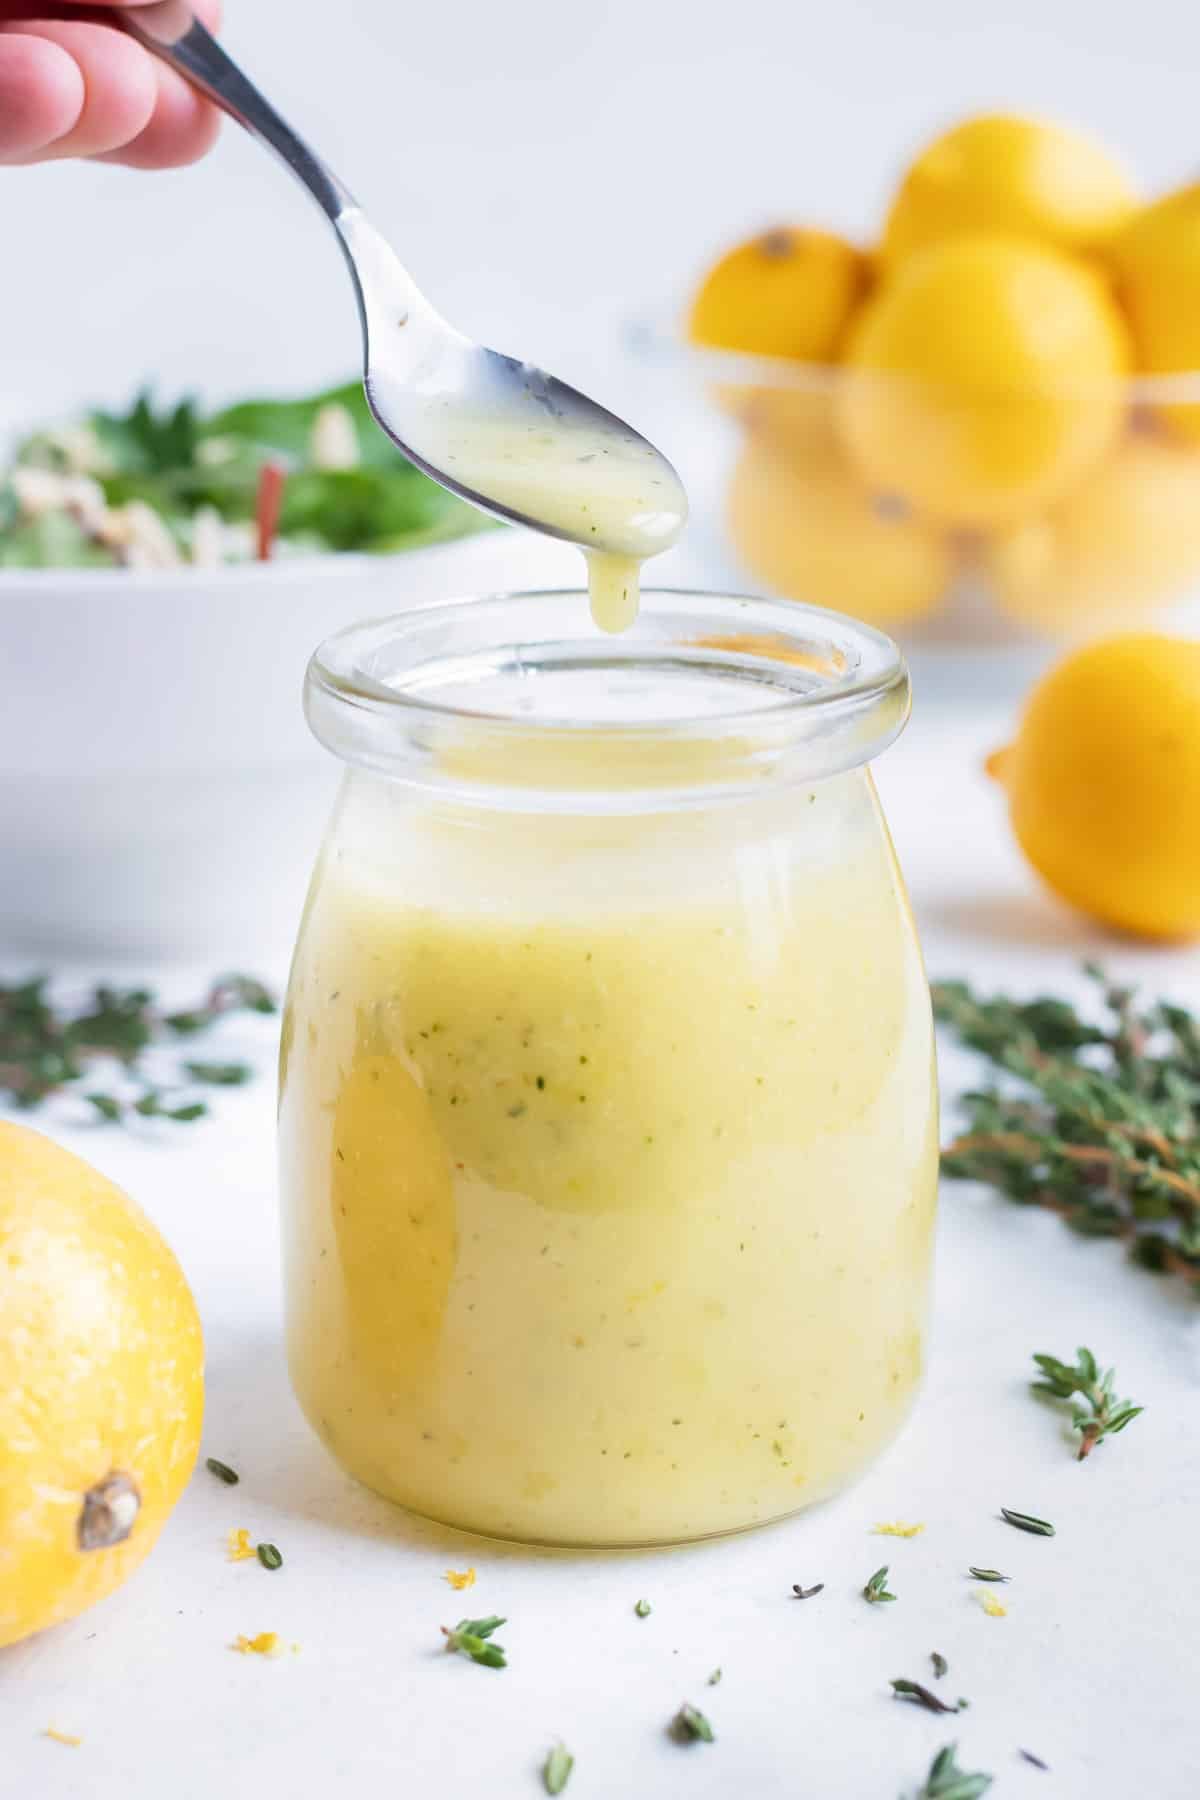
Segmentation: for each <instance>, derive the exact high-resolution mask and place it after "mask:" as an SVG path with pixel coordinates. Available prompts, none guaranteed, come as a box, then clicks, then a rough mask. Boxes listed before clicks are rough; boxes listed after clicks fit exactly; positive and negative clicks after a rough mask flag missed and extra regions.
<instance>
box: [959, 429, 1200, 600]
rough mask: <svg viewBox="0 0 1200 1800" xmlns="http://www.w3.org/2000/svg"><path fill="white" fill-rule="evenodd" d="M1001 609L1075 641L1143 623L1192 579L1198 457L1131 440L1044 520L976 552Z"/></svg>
mask: <svg viewBox="0 0 1200 1800" xmlns="http://www.w3.org/2000/svg"><path fill="white" fill-rule="evenodd" d="M984 566H985V569H986V571H987V574H988V576H989V578H990V580H991V583H992V587H993V590H994V592H995V595H996V598H997V600H998V601H999V603H1000V605H1001V607H1002V608H1003V609H1004V611H1005V612H1006V613H1008V614H1009V616H1010V617H1011V618H1014V619H1018V620H1020V621H1021V622H1022V623H1023V624H1026V625H1031V626H1034V627H1035V628H1037V629H1039V630H1045V631H1053V632H1066V633H1077V632H1080V631H1084V630H1089V631H1091V630H1095V628H1096V627H1097V626H1100V625H1105V624H1107V625H1109V626H1112V625H1115V624H1128V623H1130V622H1131V621H1132V620H1134V619H1136V617H1137V616H1138V615H1139V614H1140V615H1141V616H1142V617H1143V618H1145V617H1146V615H1148V614H1149V613H1150V612H1151V611H1152V610H1153V609H1154V608H1155V607H1158V606H1161V605H1163V604H1164V602H1166V601H1168V600H1170V599H1171V598H1172V597H1173V596H1174V595H1176V594H1178V593H1180V592H1181V591H1182V590H1183V589H1185V588H1186V587H1187V586H1188V584H1189V583H1190V582H1192V581H1194V580H1196V579H1197V577H1200V454H1198V453H1197V452H1195V451H1191V450H1183V449H1179V448H1178V447H1176V446H1175V445H1173V444H1169V443H1159V442H1156V441H1155V439H1153V438H1150V437H1131V438H1130V439H1129V440H1128V441H1127V442H1126V443H1124V444H1122V445H1121V446H1120V447H1119V448H1118V449H1117V451H1116V452H1115V453H1114V454H1113V455H1112V456H1111V457H1108V458H1107V459H1106V460H1105V461H1104V462H1102V463H1101V464H1100V466H1099V468H1097V469H1095V470H1094V471H1093V473H1092V474H1091V475H1089V476H1088V477H1087V479H1086V480H1085V481H1084V482H1083V483H1082V484H1081V485H1080V486H1079V487H1077V488H1074V489H1073V490H1072V491H1071V493H1069V494H1068V495H1067V497H1066V499H1065V500H1061V501H1060V502H1059V504H1058V505H1057V506H1056V507H1055V508H1054V510H1053V511H1052V512H1049V513H1047V514H1045V516H1044V517H1042V518H1039V519H1032V520H1030V521H1029V522H1028V523H1026V524H1024V525H1017V526H1014V527H1013V529H1012V530H1011V531H1007V532H1002V533H1001V534H1000V535H999V536H997V537H996V538H995V539H994V540H993V541H992V542H991V543H990V544H989V545H988V546H987V547H986V549H985V551H984Z"/></svg>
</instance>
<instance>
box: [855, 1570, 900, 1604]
mask: <svg viewBox="0 0 1200 1800" xmlns="http://www.w3.org/2000/svg"><path fill="white" fill-rule="evenodd" d="M887 1579H888V1568H887V1564H886V1563H884V1565H883V1567H882V1569H876V1571H875V1573H874V1574H873V1575H872V1577H871V1579H870V1581H868V1583H867V1585H866V1587H865V1588H864V1589H863V1599H864V1600H869V1601H871V1603H872V1605H876V1604H878V1602H879V1601H881V1600H894V1599H895V1598H896V1596H895V1594H889V1593H888V1585H887Z"/></svg>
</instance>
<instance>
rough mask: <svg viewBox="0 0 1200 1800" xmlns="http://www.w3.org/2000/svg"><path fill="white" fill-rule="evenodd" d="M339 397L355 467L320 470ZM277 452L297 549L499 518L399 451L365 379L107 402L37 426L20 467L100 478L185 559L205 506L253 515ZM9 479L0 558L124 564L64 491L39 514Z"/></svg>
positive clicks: (346, 545)
mask: <svg viewBox="0 0 1200 1800" xmlns="http://www.w3.org/2000/svg"><path fill="white" fill-rule="evenodd" d="M331 407H332V408H337V409H339V412H340V417H339V418H338V419H337V420H336V421H335V423H336V424H337V426H338V428H339V430H340V432H341V435H342V440H343V448H344V449H346V450H347V454H346V456H345V459H344V460H345V461H346V462H347V463H348V464H349V465H350V466H346V467H328V466H322V458H321V456H320V455H319V454H316V455H315V454H314V450H315V448H316V446H315V444H314V427H316V425H317V421H318V419H319V418H320V416H321V414H322V412H323V410H324V409H326V408H331ZM81 443H82V445H83V451H82V453H81V450H80V444H81ZM81 454H82V461H81V460H80V457H81ZM268 462H275V463H279V464H281V465H282V467H283V470H284V474H285V485H284V490H283V502H282V507H281V510H280V518H279V539H280V541H281V542H282V543H283V544H284V545H285V546H286V547H288V548H292V549H296V550H309V551H319V550H332V551H372V552H379V553H382V552H388V551H397V550H405V549H414V548H417V547H418V546H420V545H422V544H428V543H435V542H439V541H441V540H443V539H447V538H454V537H461V536H464V535H466V534H468V533H472V532H476V531H482V530H488V529H492V528H493V527H494V526H495V523H496V522H495V521H494V520H492V519H489V518H488V517H487V516H486V515H485V514H483V513H480V512H478V511H477V510H476V509H475V508H474V507H471V506H468V505H467V504H466V503H465V502H464V501H461V500H459V499H457V498H456V497H455V496H454V495H452V494H448V493H447V492H446V491H445V489H444V488H441V487H439V486H438V485H437V483H436V482H434V481H431V480H430V479H429V477H428V476H427V475H424V474H423V473H422V472H421V471H420V470H419V469H416V468H414V467H413V465H412V464H411V463H409V462H407V461H406V460H405V458H404V457H403V456H401V454H400V452H399V451H398V450H397V449H396V447H395V445H394V444H392V443H391V441H390V440H389V439H388V438H387V436H386V435H385V434H384V432H382V431H381V430H380V428H379V427H378V426H377V425H376V424H375V422H374V420H373V419H372V417H371V415H370V412H369V410H368V407H367V403H366V398H365V396H364V394H363V391H362V386H361V384H360V383H359V382H357V381H348V382H344V383H341V384H339V385H338V386H336V387H331V388H325V389H322V390H321V391H320V392H319V393H315V394H309V395H306V396H303V397H301V398H299V399H292V400H278V399H250V400H243V401H240V402H239V403H238V404H237V405H235V406H227V407H224V408H222V409H221V410H220V411H219V412H215V413H209V414H205V413H204V412H202V411H201V409H200V407H199V406H198V404H197V403H196V401H195V400H194V399H191V398H186V397H185V398H184V399H182V400H179V401H178V402H176V403H175V404H174V405H167V406H163V407H159V406H158V405H157V404H156V402H155V401H154V399H153V396H152V395H151V393H150V392H149V391H148V390H147V391H144V392H142V393H140V394H138V396H137V398H136V399H135V400H134V402H133V404H132V405H131V406H130V408H129V409H128V411H126V412H123V413H122V412H106V411H103V410H99V409H97V410H94V411H92V412H90V413H88V414H87V415H86V417H85V418H84V419H83V420H82V421H80V422H79V424H78V425H77V426H75V427H73V428H70V429H68V430H67V431H52V430H40V431H38V432H35V433H33V434H32V435H31V436H29V437H28V438H26V439H25V441H24V442H23V443H22V444H20V445H19V446H18V449H17V451H16V455H15V458H14V467H17V468H21V467H27V468H38V469H42V470H46V471H48V472H49V473H50V474H51V475H54V474H58V475H62V476H63V477H69V476H71V475H72V474H79V473H83V474H85V475H87V476H89V477H90V478H91V479H92V480H94V481H95V482H97V483H98V484H99V487H100V488H101V490H102V492H103V496H104V501H105V504H106V505H107V506H108V507H109V508H114V509H115V508H121V507H125V506H128V505H129V504H130V502H132V501H139V502H141V503H142V504H143V505H145V506H148V507H150V508H151V509H152V510H153V511H154V512H155V513H156V514H157V515H158V517H159V518H160V519H161V520H162V522H163V524H165V525H166V527H167V529H168V531H169V532H170V534H171V537H172V539H173V541H174V543H175V545H176V547H177V549H178V552H179V555H180V557H181V560H184V561H186V560H187V559H188V557H189V555H190V546H191V543H192V531H193V521H194V519H195V515H196V514H197V512H198V511H199V510H200V509H201V508H206V509H212V510H214V511H215V512H216V513H217V514H219V516H220V518H221V519H222V520H223V521H224V522H225V523H226V524H229V525H242V526H249V525H251V524H252V523H253V521H254V518H255V505H256V500H257V496H258V487H259V480H260V477H261V473H262V469H263V465H264V464H265V463H268ZM10 477H11V471H9V474H8V475H7V476H6V475H5V474H0V568H30V569H31V568H84V567H93V566H95V567H112V566H113V565H114V564H115V563H116V562H118V560H119V553H118V552H117V551H116V550H115V549H114V548H113V547H112V545H111V544H109V543H105V542H100V541H99V539H98V538H97V537H96V536H95V535H92V534H91V533H90V532H89V530H88V529H87V526H86V522H81V520H80V519H79V517H78V516H77V509H75V510H73V509H72V507H71V505H70V503H69V501H68V500H66V499H64V501H63V503H62V504H61V505H52V506H48V507H46V508H45V509H43V510H39V511H38V512H37V514H36V516H31V515H30V513H29V512H28V511H27V510H25V509H23V508H22V506H21V505H20V504H19V501H18V496H17V495H16V494H15V492H14V490H13V487H12V484H11V479H10ZM246 553H247V552H246V551H245V550H243V551H242V552H241V554H243V555H244V554H246ZM235 554H236V552H235Z"/></svg>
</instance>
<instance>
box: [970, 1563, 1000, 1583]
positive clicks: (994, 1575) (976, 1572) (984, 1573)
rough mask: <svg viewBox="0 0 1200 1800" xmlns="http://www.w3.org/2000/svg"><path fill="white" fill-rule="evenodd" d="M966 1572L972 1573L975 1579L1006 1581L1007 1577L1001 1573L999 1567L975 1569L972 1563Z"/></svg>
mask: <svg viewBox="0 0 1200 1800" xmlns="http://www.w3.org/2000/svg"><path fill="white" fill-rule="evenodd" d="M967 1573H968V1574H969V1575H973V1576H974V1577H975V1579H976V1581H1007V1580H1008V1579H1009V1577H1008V1576H1007V1575H1002V1574H1001V1573H1000V1571H999V1569H977V1568H976V1567H975V1564H974V1563H972V1564H971V1565H970V1567H969V1568H968V1570H967Z"/></svg>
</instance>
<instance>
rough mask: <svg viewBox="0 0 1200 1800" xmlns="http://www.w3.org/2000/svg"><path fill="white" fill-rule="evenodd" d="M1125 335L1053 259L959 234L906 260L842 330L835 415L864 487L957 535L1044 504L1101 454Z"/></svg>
mask: <svg viewBox="0 0 1200 1800" xmlns="http://www.w3.org/2000/svg"><path fill="white" fill-rule="evenodd" d="M1128 364H1129V344H1128V335H1127V332H1126V329H1125V326H1124V323H1123V321H1122V319H1121V316H1120V314H1119V312H1118V311H1117V308H1116V305H1115V303H1114V302H1113V300H1112V298H1111V296H1110V295H1109V293H1108V292H1107V290H1106V288H1105V286H1104V284H1103V281H1102V280H1101V278H1100V276H1099V275H1097V274H1096V273H1095V272H1094V271H1092V270H1091V269H1088V268H1085V267H1083V266H1082V265H1081V264H1079V263H1075V262H1072V261H1071V260H1070V258H1068V257H1065V256H1062V255H1060V254H1059V252H1058V251H1056V250H1045V249H1042V248H1040V247H1038V246H1037V245H1034V244H1027V243H1021V242H1019V241H1018V240H1016V239H1014V238H1004V237H989V236H982V237H964V238H957V239H955V240H954V241H952V242H951V243H947V244H941V245H938V246H936V247H935V248H934V249H932V250H926V251H923V252H922V253H921V254H920V255H919V256H915V257H913V258H911V259H910V260H909V261H908V262H907V263H906V264H905V265H904V267H903V269H902V270H901V271H900V273H899V274H898V275H897V276H896V277H895V279H894V280H893V281H891V282H890V283H888V284H887V285H886V286H885V287H884V288H883V289H882V290H881V291H880V293H879V294H878V295H877V296H876V298H875V299H874V300H873V301H870V302H869V303H868V305H867V306H866V308H865V309H864V311H863V312H862V313H861V314H860V315H859V318H858V320H857V322H856V324H855V326H854V328H853V330H852V332H851V337H850V342H849V345H848V348H847V353H846V371H845V374H844V377H843V380H842V382H841V385H840V388H839V393H838V401H837V417H838V423H839V428H840V430H841V434H842V437H843V439H844V441H845V444H846V446H847V448H848V450H849V451H850V454H851V456H852V457H853V459H854V461H855V462H856V463H857V465H858V467H859V468H860V469H861V471H862V474H863V476H864V478H865V480H866V481H867V483H868V484H869V485H870V486H871V487H872V488H874V489H876V490H877V491H883V492H885V493H891V494H897V495H901V496H903V497H904V498H905V499H907V500H908V501H910V502H911V503H912V504H913V505H914V506H915V507H916V508H917V509H918V510H919V511H921V512H927V513H929V514H930V515H931V516H932V517H935V518H938V519H940V520H943V521H944V522H946V523H948V524H952V525H963V526H976V527H983V526H991V525H997V524H1004V523H1007V522H1009V521H1011V520H1014V519H1019V518H1020V517H1021V516H1022V515H1024V514H1028V513H1030V512H1032V511H1035V510H1036V509H1037V508H1038V507H1039V506H1044V505H1047V504H1050V503H1052V502H1053V501H1054V500H1056V499H1057V498H1058V496H1059V495H1060V494H1062V493H1064V492H1065V491H1066V490H1067V489H1068V488H1069V487H1070V486H1071V485H1072V483H1073V482H1076V481H1078V480H1080V479H1081V478H1082V477H1083V476H1084V475H1085V474H1086V473H1087V471H1088V469H1089V468H1090V467H1091V466H1092V465H1093V464H1094V463H1096V462H1098V461H1099V459H1100V457H1101V456H1102V455H1104V453H1105V452H1106V451H1107V450H1108V449H1109V447H1110V446H1111V445H1112V444H1113V442H1114V441H1115V439H1116V436H1117V433H1118V431H1119V429H1120V426H1121V423H1122V419H1123V416H1124V409H1125V400H1126V395H1125V388H1124V382H1123V377H1124V375H1125V371H1126V369H1127V368H1128Z"/></svg>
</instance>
